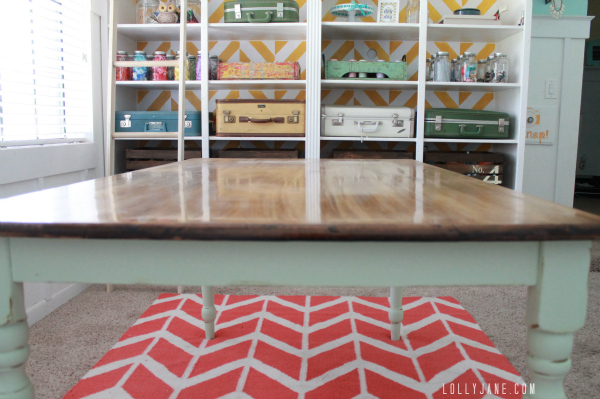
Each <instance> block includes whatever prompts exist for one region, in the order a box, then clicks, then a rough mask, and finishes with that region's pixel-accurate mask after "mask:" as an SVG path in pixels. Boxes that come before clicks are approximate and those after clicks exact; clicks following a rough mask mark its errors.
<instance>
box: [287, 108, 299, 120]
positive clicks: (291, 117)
mask: <svg viewBox="0 0 600 399" xmlns="http://www.w3.org/2000/svg"><path fill="white" fill-rule="evenodd" d="M292 114H294V116H288V117H287V122H288V123H298V122H299V120H300V116H299V115H300V111H292Z"/></svg>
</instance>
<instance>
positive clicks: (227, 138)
mask: <svg viewBox="0 0 600 399" xmlns="http://www.w3.org/2000/svg"><path fill="white" fill-rule="evenodd" d="M208 139H209V140H210V141H306V137H217V136H210V137H209V138H208Z"/></svg>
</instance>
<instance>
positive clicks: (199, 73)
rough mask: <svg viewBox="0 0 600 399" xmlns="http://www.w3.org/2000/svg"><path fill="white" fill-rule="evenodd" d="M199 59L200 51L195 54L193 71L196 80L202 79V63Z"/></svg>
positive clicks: (200, 57)
mask: <svg viewBox="0 0 600 399" xmlns="http://www.w3.org/2000/svg"><path fill="white" fill-rule="evenodd" d="M201 59H202V56H201V51H198V55H197V56H196V71H195V72H194V74H195V75H196V80H202V63H201V62H200V60H201Z"/></svg>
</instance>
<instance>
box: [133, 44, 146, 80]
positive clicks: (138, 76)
mask: <svg viewBox="0 0 600 399" xmlns="http://www.w3.org/2000/svg"><path fill="white" fill-rule="evenodd" d="M133 60H134V61H147V60H148V59H147V57H146V52H145V51H136V52H135V54H134V55H133ZM133 80H148V68H147V67H133Z"/></svg>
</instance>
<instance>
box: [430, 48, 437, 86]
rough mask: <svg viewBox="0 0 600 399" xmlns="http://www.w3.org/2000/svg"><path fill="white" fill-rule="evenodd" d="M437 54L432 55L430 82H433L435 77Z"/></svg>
mask: <svg viewBox="0 0 600 399" xmlns="http://www.w3.org/2000/svg"><path fill="white" fill-rule="evenodd" d="M435 58H436V57H435V54H431V64H430V65H431V67H430V68H429V80H430V81H432V80H433V78H434V77H435Z"/></svg>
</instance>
